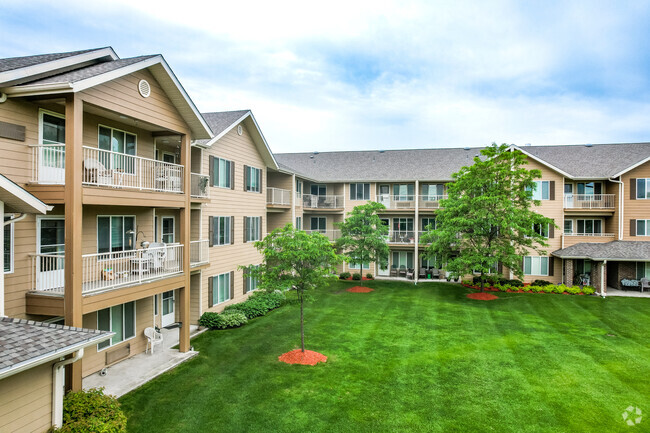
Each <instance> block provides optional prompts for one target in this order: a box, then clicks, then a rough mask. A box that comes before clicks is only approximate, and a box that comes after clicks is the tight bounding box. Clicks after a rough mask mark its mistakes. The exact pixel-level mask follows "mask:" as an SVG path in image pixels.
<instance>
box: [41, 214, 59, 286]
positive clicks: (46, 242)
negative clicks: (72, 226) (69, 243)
mask: <svg viewBox="0 0 650 433" xmlns="http://www.w3.org/2000/svg"><path fill="white" fill-rule="evenodd" d="M36 224H37V232H38V233H37V236H38V239H37V240H38V246H37V247H38V252H39V254H41V256H39V257H38V260H36V290H41V291H47V290H52V289H57V288H63V287H64V268H65V255H64V253H65V219H63V218H38V219H37V223H36Z"/></svg>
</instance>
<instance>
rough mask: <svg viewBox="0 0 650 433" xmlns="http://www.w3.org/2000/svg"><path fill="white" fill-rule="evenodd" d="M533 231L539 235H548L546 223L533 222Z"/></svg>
mask: <svg viewBox="0 0 650 433" xmlns="http://www.w3.org/2000/svg"><path fill="white" fill-rule="evenodd" d="M533 231H534V232H535V233H537V234H538V235H540V236H544V237H545V238H547V237H548V224H533Z"/></svg>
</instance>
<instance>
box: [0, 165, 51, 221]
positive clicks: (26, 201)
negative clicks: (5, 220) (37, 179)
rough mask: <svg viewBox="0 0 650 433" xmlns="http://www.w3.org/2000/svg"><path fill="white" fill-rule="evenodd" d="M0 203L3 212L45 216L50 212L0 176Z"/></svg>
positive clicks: (39, 201) (31, 196)
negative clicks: (2, 203)
mask: <svg viewBox="0 0 650 433" xmlns="http://www.w3.org/2000/svg"><path fill="white" fill-rule="evenodd" d="M0 201H1V202H4V211H5V212H19V213H34V214H45V213H46V212H47V211H49V210H52V206H48V205H46V204H45V203H43V202H42V201H41V200H39V199H38V198H36V197H35V196H34V195H32V194H31V193H29V192H28V191H26V190H25V189H23V188H21V187H20V186H19V185H18V184H16V183H14V182H13V181H11V180H10V179H8V178H6V177H5V176H3V175H2V174H0Z"/></svg>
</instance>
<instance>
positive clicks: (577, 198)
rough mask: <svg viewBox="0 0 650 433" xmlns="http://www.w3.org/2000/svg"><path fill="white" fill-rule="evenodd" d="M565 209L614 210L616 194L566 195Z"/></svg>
mask: <svg viewBox="0 0 650 433" xmlns="http://www.w3.org/2000/svg"><path fill="white" fill-rule="evenodd" d="M564 208H565V209H614V194H565V195H564Z"/></svg>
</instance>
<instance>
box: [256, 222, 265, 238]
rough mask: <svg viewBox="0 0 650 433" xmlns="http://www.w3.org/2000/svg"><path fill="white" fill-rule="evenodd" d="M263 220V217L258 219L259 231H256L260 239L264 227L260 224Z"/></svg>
mask: <svg viewBox="0 0 650 433" xmlns="http://www.w3.org/2000/svg"><path fill="white" fill-rule="evenodd" d="M263 219H264V217H260V223H259V226H260V227H259V230H258V231H257V233H258V234H259V237H260V239H262V238H263V237H264V235H263V234H262V227H264V224H263V223H262V220H263Z"/></svg>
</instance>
